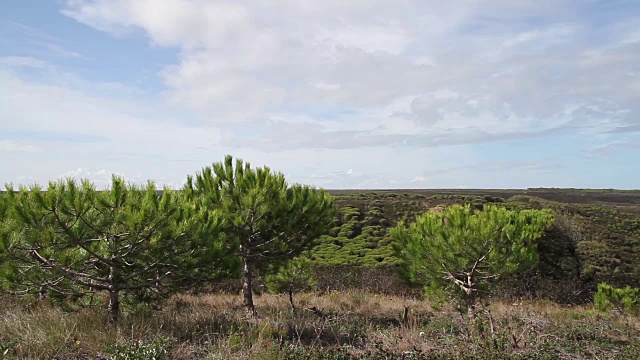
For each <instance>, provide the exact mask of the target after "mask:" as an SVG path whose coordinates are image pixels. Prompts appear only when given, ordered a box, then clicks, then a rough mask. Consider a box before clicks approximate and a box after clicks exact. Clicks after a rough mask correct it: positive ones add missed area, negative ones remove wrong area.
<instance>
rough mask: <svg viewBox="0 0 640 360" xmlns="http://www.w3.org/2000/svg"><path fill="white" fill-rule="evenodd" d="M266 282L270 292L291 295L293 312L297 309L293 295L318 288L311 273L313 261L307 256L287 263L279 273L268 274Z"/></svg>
mask: <svg viewBox="0 0 640 360" xmlns="http://www.w3.org/2000/svg"><path fill="white" fill-rule="evenodd" d="M265 280H266V282H267V288H268V289H269V291H271V292H274V293H282V292H286V293H287V294H289V303H290V304H291V310H293V311H295V309H296V307H295V303H294V302H293V294H294V293H295V292H299V291H304V290H310V289H312V288H314V287H315V286H316V284H315V280H314V279H313V274H312V272H311V260H309V258H308V257H305V256H299V257H297V258H295V259H293V260H291V261H289V262H287V263H286V264H285V265H284V266H282V267H280V268H278V269H277V271H275V272H272V273H270V274H267V276H266V277H265Z"/></svg>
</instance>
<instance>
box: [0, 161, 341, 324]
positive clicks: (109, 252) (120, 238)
mask: <svg viewBox="0 0 640 360" xmlns="http://www.w3.org/2000/svg"><path fill="white" fill-rule="evenodd" d="M0 196H1V198H0V261H1V263H0V286H1V288H2V290H4V291H7V292H10V293H13V294H25V295H26V294H33V295H37V296H40V297H51V298H73V299H76V300H78V301H80V302H82V301H92V300H90V299H94V298H95V297H94V294H96V293H100V292H102V293H107V294H108V297H107V300H106V303H107V304H108V317H109V320H110V321H111V322H114V323H115V322H117V320H118V316H119V313H120V303H121V298H122V296H123V295H125V296H128V297H131V298H135V299H143V300H153V299H159V298H162V297H164V296H166V295H169V294H172V293H175V292H176V291H178V290H181V289H186V288H191V287H193V286H196V285H203V284H206V283H207V282H208V281H212V280H215V279H219V278H221V277H227V276H232V275H234V274H236V273H239V272H240V270H241V269H240V267H241V266H242V271H243V274H244V278H245V301H246V305H247V308H248V309H249V310H251V311H252V312H254V305H253V299H252V295H251V291H252V285H251V281H252V273H253V271H259V270H263V269H266V268H267V267H268V266H270V267H274V264H283V263H284V262H286V260H289V259H291V258H294V257H295V256H297V255H298V254H300V253H301V252H302V251H304V250H308V249H309V248H310V247H311V246H312V245H313V244H314V241H315V240H316V239H317V238H318V237H319V236H320V235H322V234H323V233H325V232H326V231H327V230H328V228H329V227H330V225H331V223H332V222H333V219H334V215H333V205H332V202H331V198H330V197H329V196H328V195H327V194H326V193H325V192H323V191H321V190H320V191H319V190H316V189H313V188H310V187H308V186H302V185H289V184H288V183H287V182H286V181H285V179H284V176H283V175H282V174H281V173H275V172H272V171H270V169H269V168H267V167H262V168H255V169H254V168H251V167H250V166H249V164H248V163H243V162H242V161H241V160H237V161H236V162H235V166H234V161H233V159H232V157H231V156H227V157H226V159H225V161H224V162H221V163H214V164H213V166H212V167H207V168H205V169H203V171H202V172H201V173H198V174H197V175H196V176H195V177H189V178H188V182H187V185H186V187H185V189H183V191H171V190H169V189H164V190H163V191H162V192H161V193H159V192H158V191H157V190H156V187H155V184H153V183H152V182H149V183H148V184H147V185H146V186H143V187H140V186H137V185H134V184H127V183H126V182H125V181H124V180H123V179H121V178H119V177H113V179H112V182H111V186H110V188H109V189H107V190H105V191H97V190H96V188H95V186H94V185H93V184H91V183H90V182H89V181H87V180H83V181H81V182H78V181H76V180H74V179H66V180H61V181H58V182H51V183H50V184H49V185H48V187H47V188H46V189H45V188H42V187H40V186H37V185H36V186H32V187H24V186H23V187H20V188H19V189H14V188H13V187H11V186H7V191H6V192H5V193H3V194H0Z"/></svg>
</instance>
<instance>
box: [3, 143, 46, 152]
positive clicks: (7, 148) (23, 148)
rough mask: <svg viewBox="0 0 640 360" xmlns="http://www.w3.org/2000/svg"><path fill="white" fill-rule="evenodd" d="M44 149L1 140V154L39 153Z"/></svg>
mask: <svg viewBox="0 0 640 360" xmlns="http://www.w3.org/2000/svg"><path fill="white" fill-rule="evenodd" d="M38 151H42V149H41V148H40V147H38V146H34V145H23V144H20V143H18V142H16V141H13V140H0V152H38Z"/></svg>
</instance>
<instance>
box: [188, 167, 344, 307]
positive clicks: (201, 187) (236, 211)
mask: <svg viewBox="0 0 640 360" xmlns="http://www.w3.org/2000/svg"><path fill="white" fill-rule="evenodd" d="M185 193H186V194H187V195H188V196H189V197H190V198H191V199H197V200H196V201H197V202H200V203H203V204H205V205H206V206H208V207H209V208H212V209H214V208H215V209H220V211H221V214H222V217H223V219H224V223H225V227H224V231H225V234H226V237H227V241H229V242H230V243H237V244H238V245H239V246H238V248H237V249H238V250H237V251H236V255H237V257H238V258H239V259H241V260H242V273H243V280H244V281H243V293H244V305H245V307H246V308H247V310H248V311H249V312H251V313H252V314H255V306H254V302H253V292H252V290H253V284H252V282H253V278H254V275H255V273H256V272H263V271H264V270H265V269H266V268H267V267H269V266H274V265H276V264H277V263H279V262H283V261H286V260H288V259H292V258H294V257H296V256H297V255H299V254H300V253H302V252H303V251H305V250H308V249H309V248H310V247H312V246H313V245H314V244H315V241H316V239H317V238H318V237H320V236H321V235H323V234H326V233H327V232H329V230H330V229H331V225H332V223H333V221H334V208H333V203H332V199H331V197H330V196H329V195H328V194H326V193H325V192H324V191H323V190H316V189H314V188H311V187H308V186H303V185H298V184H296V185H291V186H289V184H288V183H287V182H286V180H285V178H284V175H283V174H282V173H277V172H272V171H271V170H270V169H269V168H268V167H259V168H255V169H254V168H251V166H250V164H249V163H245V162H243V161H242V160H239V159H238V160H235V164H234V159H233V158H232V157H231V156H230V155H227V156H226V157H225V160H224V162H218V163H214V164H213V166H211V167H205V168H204V169H203V170H202V172H200V173H198V174H196V175H195V177H191V176H190V177H188V179H187V184H186V185H185Z"/></svg>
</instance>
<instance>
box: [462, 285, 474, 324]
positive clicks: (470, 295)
mask: <svg viewBox="0 0 640 360" xmlns="http://www.w3.org/2000/svg"><path fill="white" fill-rule="evenodd" d="M465 292H466V294H467V298H466V305H467V316H469V320H471V321H472V322H475V321H476V292H475V289H466V290H465Z"/></svg>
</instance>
